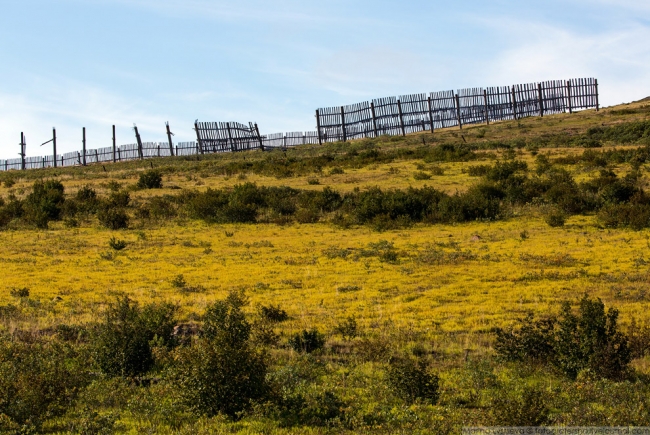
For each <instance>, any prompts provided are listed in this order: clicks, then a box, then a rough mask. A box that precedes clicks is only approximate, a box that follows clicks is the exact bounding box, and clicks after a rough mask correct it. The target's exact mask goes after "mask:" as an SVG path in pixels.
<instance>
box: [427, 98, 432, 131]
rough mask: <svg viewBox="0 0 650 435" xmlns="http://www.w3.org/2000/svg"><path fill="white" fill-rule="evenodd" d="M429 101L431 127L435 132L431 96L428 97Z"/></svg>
mask: <svg viewBox="0 0 650 435" xmlns="http://www.w3.org/2000/svg"><path fill="white" fill-rule="evenodd" d="M427 103H428V104H429V123H430V127H431V133H433V110H431V97H427Z"/></svg>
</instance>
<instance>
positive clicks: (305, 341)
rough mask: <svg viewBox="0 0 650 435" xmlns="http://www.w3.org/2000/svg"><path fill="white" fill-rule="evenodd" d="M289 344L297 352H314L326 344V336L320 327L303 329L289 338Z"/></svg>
mask: <svg viewBox="0 0 650 435" xmlns="http://www.w3.org/2000/svg"><path fill="white" fill-rule="evenodd" d="M289 346H291V348H292V349H293V350H295V351H296V352H306V353H312V352H315V351H317V350H320V349H322V348H323V346H325V336H324V335H323V334H321V333H320V332H319V331H318V329H316V328H313V329H310V330H307V329H303V330H302V331H300V332H297V333H295V334H294V335H293V336H292V337H291V338H289Z"/></svg>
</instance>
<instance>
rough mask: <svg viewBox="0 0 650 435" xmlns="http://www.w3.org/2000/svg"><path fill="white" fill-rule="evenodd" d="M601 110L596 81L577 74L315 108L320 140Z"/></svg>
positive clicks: (393, 133)
mask: <svg viewBox="0 0 650 435" xmlns="http://www.w3.org/2000/svg"><path fill="white" fill-rule="evenodd" d="M592 108H595V109H596V110H598V109H599V104H598V80H596V79H594V78H580V79H571V80H567V81H564V80H554V81H547V82H542V83H526V84H519V85H513V86H496V87H488V88H485V89H484V88H470V89H459V90H458V91H457V92H454V91H441V92H432V93H431V94H429V96H426V94H412V95H402V96H400V97H399V98H398V97H386V98H379V99H375V100H372V101H371V102H362V103H357V104H352V105H348V106H337V107H325V108H320V109H318V110H316V125H317V129H318V140H319V143H321V144H322V143H323V142H336V141H341V140H342V141H347V140H349V139H356V138H359V137H376V136H379V135H382V134H389V135H406V134H407V133H416V132H420V131H427V130H428V131H432V132H433V130H434V129H436V128H447V127H460V128H462V127H463V125H468V124H480V123H488V124H489V123H490V121H506V120H511V119H520V118H525V117H530V116H544V115H545V114H554V113H562V112H567V111H568V112H569V113H572V112H573V111H574V110H581V109H592Z"/></svg>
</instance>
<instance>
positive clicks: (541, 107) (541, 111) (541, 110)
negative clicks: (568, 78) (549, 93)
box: [537, 83, 544, 118]
mask: <svg viewBox="0 0 650 435" xmlns="http://www.w3.org/2000/svg"><path fill="white" fill-rule="evenodd" d="M537 93H538V94H539V117H540V118H543V117H544V94H543V92H542V84H541V83H537Z"/></svg>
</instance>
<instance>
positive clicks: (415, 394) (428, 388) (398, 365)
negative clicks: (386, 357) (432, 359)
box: [388, 358, 439, 404]
mask: <svg viewBox="0 0 650 435" xmlns="http://www.w3.org/2000/svg"><path fill="white" fill-rule="evenodd" d="M438 383H439V380H438V376H437V375H435V374H433V373H431V372H430V371H429V369H428V367H427V366H426V364H425V363H424V362H423V361H422V360H414V359H412V358H394V359H393V360H391V362H390V365H389V368H388V384H389V386H390V388H391V389H392V390H393V391H394V392H395V394H396V395H397V396H399V397H400V398H401V399H403V400H404V401H405V402H406V403H408V404H412V403H415V402H417V401H423V402H426V403H431V404H435V403H437V402H438V398H439V391H438V389H439V387H438Z"/></svg>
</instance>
